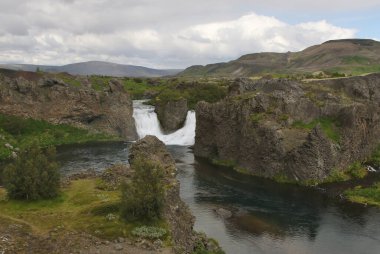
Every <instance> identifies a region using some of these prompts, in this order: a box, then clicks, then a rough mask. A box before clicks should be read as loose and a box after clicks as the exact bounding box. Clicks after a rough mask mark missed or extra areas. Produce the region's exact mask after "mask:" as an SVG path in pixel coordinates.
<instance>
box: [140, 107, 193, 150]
mask: <svg viewBox="0 0 380 254" xmlns="http://www.w3.org/2000/svg"><path fill="white" fill-rule="evenodd" d="M143 102H144V100H135V101H133V118H134V119H135V123H136V130H137V134H138V135H139V138H140V139H141V138H143V137H145V136H146V135H154V136H156V137H157V138H158V139H160V140H161V141H162V142H164V143H165V144H166V145H180V146H190V145H194V142H195V121H196V120H195V112H194V111H188V112H187V116H186V121H185V124H184V126H183V127H182V128H181V129H179V130H177V131H175V132H173V133H170V134H164V133H163V131H162V129H161V126H160V122H159V121H158V118H157V114H156V113H155V112H154V107H153V106H150V105H144V104H143Z"/></svg>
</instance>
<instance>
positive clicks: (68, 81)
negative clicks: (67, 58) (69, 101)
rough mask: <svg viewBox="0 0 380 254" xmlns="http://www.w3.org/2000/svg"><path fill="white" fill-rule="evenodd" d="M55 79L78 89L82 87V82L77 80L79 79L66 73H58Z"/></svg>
mask: <svg viewBox="0 0 380 254" xmlns="http://www.w3.org/2000/svg"><path fill="white" fill-rule="evenodd" d="M55 77H56V78H58V79H61V80H62V81H63V82H65V83H66V84H68V85H71V86H75V87H80V86H81V85H82V82H81V81H80V80H79V77H77V76H72V75H70V74H67V73H58V74H56V76H55Z"/></svg>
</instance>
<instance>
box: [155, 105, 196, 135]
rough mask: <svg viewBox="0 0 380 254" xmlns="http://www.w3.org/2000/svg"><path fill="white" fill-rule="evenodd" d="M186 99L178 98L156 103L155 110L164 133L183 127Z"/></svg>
mask: <svg viewBox="0 0 380 254" xmlns="http://www.w3.org/2000/svg"><path fill="white" fill-rule="evenodd" d="M187 111H188V107H187V100H186V99H180V100H176V101H168V102H166V103H164V104H160V103H157V105H156V108H155V112H156V113H157V118H158V120H159V121H160V123H161V127H162V129H163V130H164V132H166V133H170V132H173V131H176V130H178V129H180V128H182V127H183V124H184V123H185V120H186V116H187Z"/></svg>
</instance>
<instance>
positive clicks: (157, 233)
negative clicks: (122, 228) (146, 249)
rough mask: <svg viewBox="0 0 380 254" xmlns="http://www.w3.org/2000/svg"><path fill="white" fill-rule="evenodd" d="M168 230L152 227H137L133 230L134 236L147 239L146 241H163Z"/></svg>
mask: <svg viewBox="0 0 380 254" xmlns="http://www.w3.org/2000/svg"><path fill="white" fill-rule="evenodd" d="M167 233H168V232H167V230H166V229H164V228H159V227H152V226H142V227H137V228H134V229H133V230H132V235H133V236H136V237H141V238H146V239H151V240H153V239H163V238H164V237H165V236H166V234H167Z"/></svg>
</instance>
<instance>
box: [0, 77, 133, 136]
mask: <svg viewBox="0 0 380 254" xmlns="http://www.w3.org/2000/svg"><path fill="white" fill-rule="evenodd" d="M0 113H2V114H10V115H17V116H22V117H25V118H35V119H42V120H46V121H48V122H51V123H54V124H71V125H75V126H78V127H83V128H87V129H90V130H94V131H101V132H105V133H108V134H112V135H117V136H119V137H121V138H123V139H126V140H136V138H137V134H136V130H135V123H134V119H133V117H132V113H133V108H132V100H131V98H130V96H129V95H128V94H127V93H126V92H125V91H124V89H123V87H122V85H121V84H120V83H119V82H118V81H116V80H112V81H110V82H109V85H108V88H107V89H106V90H104V91H101V92H99V91H95V90H93V89H91V88H90V87H86V86H84V85H81V86H78V87H77V86H73V85H68V84H66V83H65V82H63V81H62V80H59V79H55V78H51V77H49V75H44V74H40V73H31V72H15V71H7V72H3V73H2V74H0Z"/></svg>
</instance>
